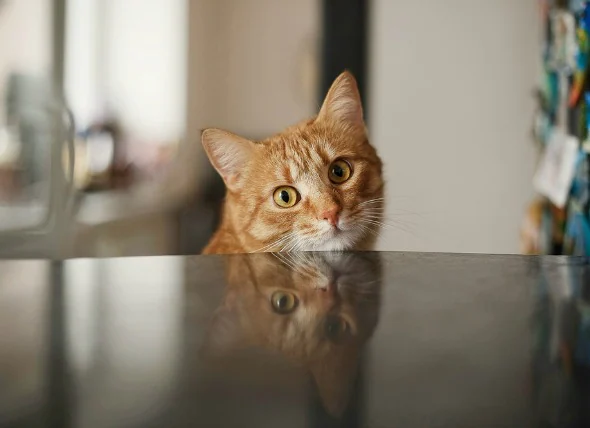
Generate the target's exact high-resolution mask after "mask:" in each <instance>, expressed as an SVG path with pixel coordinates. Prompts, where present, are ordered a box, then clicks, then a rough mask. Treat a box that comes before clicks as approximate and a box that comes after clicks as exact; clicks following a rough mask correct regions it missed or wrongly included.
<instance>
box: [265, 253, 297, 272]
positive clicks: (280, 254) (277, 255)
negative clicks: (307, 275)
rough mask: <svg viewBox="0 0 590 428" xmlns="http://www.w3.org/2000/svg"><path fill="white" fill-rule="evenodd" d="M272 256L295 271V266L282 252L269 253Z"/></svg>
mask: <svg viewBox="0 0 590 428" xmlns="http://www.w3.org/2000/svg"><path fill="white" fill-rule="evenodd" d="M271 254H272V255H273V256H275V257H276V258H277V259H278V260H279V261H280V262H281V263H283V264H284V265H285V266H287V267H288V268H289V269H291V270H293V271H296V270H297V268H296V267H295V266H294V265H292V264H291V262H290V261H289V260H287V258H286V257H285V256H284V253H271Z"/></svg>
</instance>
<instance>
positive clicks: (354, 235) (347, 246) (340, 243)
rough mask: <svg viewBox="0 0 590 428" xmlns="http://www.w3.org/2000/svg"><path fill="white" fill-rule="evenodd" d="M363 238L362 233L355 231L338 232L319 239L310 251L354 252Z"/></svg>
mask: <svg viewBox="0 0 590 428" xmlns="http://www.w3.org/2000/svg"><path fill="white" fill-rule="evenodd" d="M362 238H363V236H362V233H359V232H356V231H354V230H338V231H337V232H332V233H327V234H326V235H324V236H322V237H320V238H318V239H317V241H316V242H314V243H312V244H311V245H310V248H308V251H353V250H355V249H356V248H357V245H358V243H359V242H360V241H361V239H362Z"/></svg>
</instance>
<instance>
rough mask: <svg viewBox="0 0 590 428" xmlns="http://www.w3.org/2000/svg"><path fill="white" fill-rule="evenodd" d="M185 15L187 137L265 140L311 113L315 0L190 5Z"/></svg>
mask: <svg viewBox="0 0 590 428" xmlns="http://www.w3.org/2000/svg"><path fill="white" fill-rule="evenodd" d="M190 11H191V12H190V16H191V17H190V22H191V34H190V42H189V44H190V46H189V49H190V52H191V59H190V67H189V94H188V97H189V124H188V126H189V135H191V136H192V135H194V136H195V137H197V138H198V135H199V134H200V129H202V128H203V127H209V126H214V127H220V128H226V129H229V130H231V131H233V132H236V133H241V134H243V135H245V136H248V137H251V138H260V137H266V136H269V135H271V134H273V133H275V132H278V131H280V130H281V129H282V128H284V127H286V126H287V125H291V124H294V123H296V122H298V121H300V120H301V119H304V118H305V117H309V116H311V115H313V114H315V113H316V108H318V105H317V104H318V103H317V91H316V87H315V82H314V76H313V73H310V68H311V69H313V62H314V60H315V59H317V58H316V57H314V55H315V54H316V51H314V49H313V47H314V42H316V41H317V40H318V37H319V17H320V4H319V2H318V1H317V0H297V1H286V0H281V1H276V0H239V1H237V0H215V1H211V0H193V1H191V2H190ZM310 64H311V65H312V67H309V65H310Z"/></svg>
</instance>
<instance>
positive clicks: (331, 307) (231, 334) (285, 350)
mask: <svg viewBox="0 0 590 428" xmlns="http://www.w3.org/2000/svg"><path fill="white" fill-rule="evenodd" d="M225 262H226V264H227V281H228V284H227V288H226V290H225V296H224V299H223V302H222V304H221V306H220V307H219V308H218V310H217V311H216V313H215V316H214V317H213V320H212V323H211V325H210V328H209V331H208V334H207V338H206V341H205V344H204V348H203V350H202V352H203V354H202V355H203V356H204V357H205V358H206V360H207V361H208V362H209V363H210V364H216V365H221V366H223V367H225V368H226V370H224V371H223V373H224V377H228V376H230V375H228V374H227V373H229V372H233V371H232V370H229V367H232V366H237V367H238V370H237V372H243V371H244V370H248V369H246V368H244V367H243V366H244V365H246V363H245V362H244V361H245V357H246V356H247V355H249V352H252V351H256V350H264V351H267V352H269V354H266V355H277V353H278V355H281V356H283V357H284V358H286V360H287V361H290V362H291V363H293V364H294V365H295V366H296V367H301V368H303V369H304V370H306V371H307V372H309V373H310V374H311V376H312V378H313V379H314V381H315V384H316V386H317V391H318V392H319V396H320V398H321V400H322V402H323V404H324V406H325V408H326V410H327V411H328V412H329V413H331V414H332V415H335V416H337V415H340V414H341V413H342V412H343V411H344V409H345V408H346V407H347V404H348V401H349V399H350V396H351V393H352V389H353V387H354V382H355V379H356V375H357V370H358V366H359V364H360V361H359V360H360V357H361V354H362V350H363V347H364V345H365V343H366V342H367V340H368V339H369V338H370V337H371V335H372V334H373V332H374V330H375V327H376V325H377V321H378V314H379V303H380V290H381V264H380V260H379V256H378V255H377V254H376V253H371V254H362V255H361V254H350V253H311V252H304V253H303V252H298V253H289V254H276V255H275V254H273V255H271V254H257V255H236V256H232V257H228V258H227V259H226V260H225ZM255 355H260V358H261V359H262V361H264V356H265V354H260V353H257V354H255ZM240 368H241V369H240ZM260 375H261V376H266V375H268V374H267V373H266V372H264V371H263V372H262V373H261V374H260Z"/></svg>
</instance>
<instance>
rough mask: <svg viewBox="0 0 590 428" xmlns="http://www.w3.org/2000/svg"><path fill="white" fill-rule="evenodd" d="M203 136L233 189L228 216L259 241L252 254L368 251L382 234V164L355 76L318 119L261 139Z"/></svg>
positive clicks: (334, 90)
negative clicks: (370, 138) (369, 134)
mask: <svg viewBox="0 0 590 428" xmlns="http://www.w3.org/2000/svg"><path fill="white" fill-rule="evenodd" d="M202 141H203V145H204V147H205V150H206V152H207V154H208V156H209V159H210V160H211V162H212V164H213V166H214V167H215V168H216V169H217V171H218V172H219V174H220V175H221V177H222V178H223V180H224V182H225V185H226V187H227V199H226V215H227V216H230V218H231V222H232V223H233V224H234V225H235V227H236V229H237V230H239V231H240V233H242V234H244V237H245V239H248V240H250V241H252V242H256V243H257V245H258V246H259V248H253V249H251V250H252V251H287V250H351V249H365V248H364V247H366V246H367V245H363V243H365V244H366V242H368V241H372V240H374V238H375V236H376V235H377V232H378V228H379V224H380V222H381V217H382V213H383V209H384V204H383V179H382V175H381V169H382V165H381V160H380V159H379V157H378V155H377V153H376V151H375V149H374V148H373V147H372V146H371V145H370V144H369V141H368V139H367V134H366V128H365V124H364V120H363V109H362V105H361V100H360V96H359V92H358V88H357V84H356V81H355V79H354V77H353V76H352V75H351V74H350V73H348V72H345V73H343V74H341V75H340V76H339V77H338V78H337V79H336V80H335V82H334V83H333V85H332V87H331V88H330V91H329V92H328V94H327V96H326V99H325V100H324V103H323V105H322V107H321V109H320V112H319V114H318V115H317V117H316V118H314V119H312V120H308V121H305V122H303V123H301V124H298V125H296V126H293V127H290V128H288V129H286V130H285V131H283V132H282V133H280V134H278V135H275V136H272V137H270V138H268V139H266V140H263V141H259V142H254V141H250V140H247V139H245V138H242V137H238V136H237V135H234V134H231V133H229V132H226V131H222V130H219V129H206V130H205V131H203V136H202Z"/></svg>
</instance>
